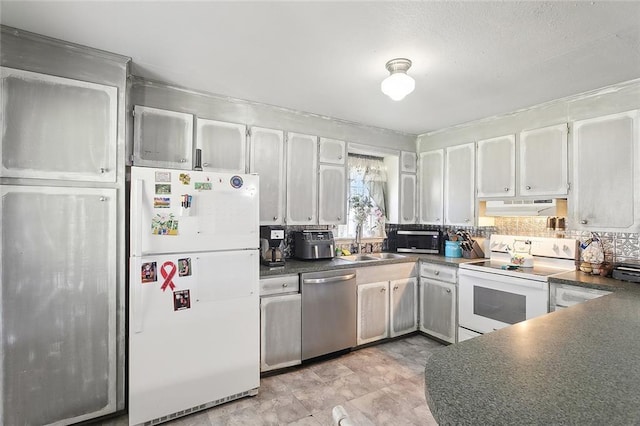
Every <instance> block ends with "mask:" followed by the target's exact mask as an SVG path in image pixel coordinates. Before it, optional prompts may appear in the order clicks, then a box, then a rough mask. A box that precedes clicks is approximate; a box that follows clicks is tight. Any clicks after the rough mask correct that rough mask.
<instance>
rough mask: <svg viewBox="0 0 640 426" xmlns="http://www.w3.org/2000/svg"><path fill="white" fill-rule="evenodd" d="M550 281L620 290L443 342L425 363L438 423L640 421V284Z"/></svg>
mask: <svg viewBox="0 0 640 426" xmlns="http://www.w3.org/2000/svg"><path fill="white" fill-rule="evenodd" d="M550 282H551V283H561V284H573V285H581V286H585V287H591V288H598V289H604V290H609V291H612V292H613V293H612V294H609V295H606V296H603V297H600V298H597V299H593V300H590V301H588V302H585V303H581V304H579V305H576V306H572V307H570V308H568V309H563V310H561V311H557V312H553V313H550V314H548V315H545V316H542V317H538V318H534V319H531V320H528V321H524V322H521V323H519V324H515V325H513V326H511V327H507V328H504V329H501V330H498V331H495V332H493V333H489V334H486V335H484V336H480V337H477V338H475V339H471V340H467V341H464V342H461V343H457V344H455V345H451V346H447V347H444V348H442V349H440V350H438V351H437V352H436V353H434V355H433V356H432V357H431V358H430V359H429V360H428V361H427V366H426V368H425V391H426V396H427V402H428V404H429V407H430V408H431V412H432V413H433V416H434V417H435V419H436V420H437V421H438V423H440V424H441V425H443V424H494V425H495V424H505V425H507V424H508V425H513V424H545V425H548V424H598V425H602V424H638V423H640V284H633V283H628V282H624V281H618V280H613V279H610V278H602V277H597V276H590V275H586V274H583V273H581V272H568V273H565V274H562V275H559V276H556V277H552V278H550Z"/></svg>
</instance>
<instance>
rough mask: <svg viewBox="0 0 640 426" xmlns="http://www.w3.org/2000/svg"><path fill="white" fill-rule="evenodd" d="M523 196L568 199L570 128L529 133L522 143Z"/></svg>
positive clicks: (562, 126)
mask: <svg viewBox="0 0 640 426" xmlns="http://www.w3.org/2000/svg"><path fill="white" fill-rule="evenodd" d="M519 150H520V155H519V159H520V162H519V169H520V173H519V176H520V183H519V185H518V193H519V194H520V195H523V196H526V195H551V196H554V195H558V196H564V195H567V190H568V183H569V182H568V164H569V161H568V149H567V124H566V123H563V124H559V125H556V126H549V127H544V128H541V129H534V130H528V131H526V132H522V133H520V141H519Z"/></svg>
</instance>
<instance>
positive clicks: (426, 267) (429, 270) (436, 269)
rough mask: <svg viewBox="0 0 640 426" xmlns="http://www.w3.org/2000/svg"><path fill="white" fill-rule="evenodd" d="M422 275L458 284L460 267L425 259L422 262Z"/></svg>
mask: <svg viewBox="0 0 640 426" xmlns="http://www.w3.org/2000/svg"><path fill="white" fill-rule="evenodd" d="M420 276H421V277H424V278H431V279H434V280H440V281H444V282H448V283H452V284H456V283H457V282H458V268H456V267H455V266H446V265H440V264H437V263H429V262H424V261H423V262H420Z"/></svg>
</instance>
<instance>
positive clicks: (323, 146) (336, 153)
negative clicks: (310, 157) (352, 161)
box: [320, 138, 347, 164]
mask: <svg viewBox="0 0 640 426" xmlns="http://www.w3.org/2000/svg"><path fill="white" fill-rule="evenodd" d="M346 158H347V144H346V143H345V142H344V141H340V140H337V139H328V138H320V162H321V163H330V164H345V159H346Z"/></svg>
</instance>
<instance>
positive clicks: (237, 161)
mask: <svg viewBox="0 0 640 426" xmlns="http://www.w3.org/2000/svg"><path fill="white" fill-rule="evenodd" d="M196 122H197V138H196V147H197V148H199V149H201V150H202V170H212V171H217V172H228V173H245V172H246V170H245V157H246V146H247V128H246V127H245V126H244V125H243V124H234V123H224V122H222V121H214V120H205V119H203V118H197V119H196Z"/></svg>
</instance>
